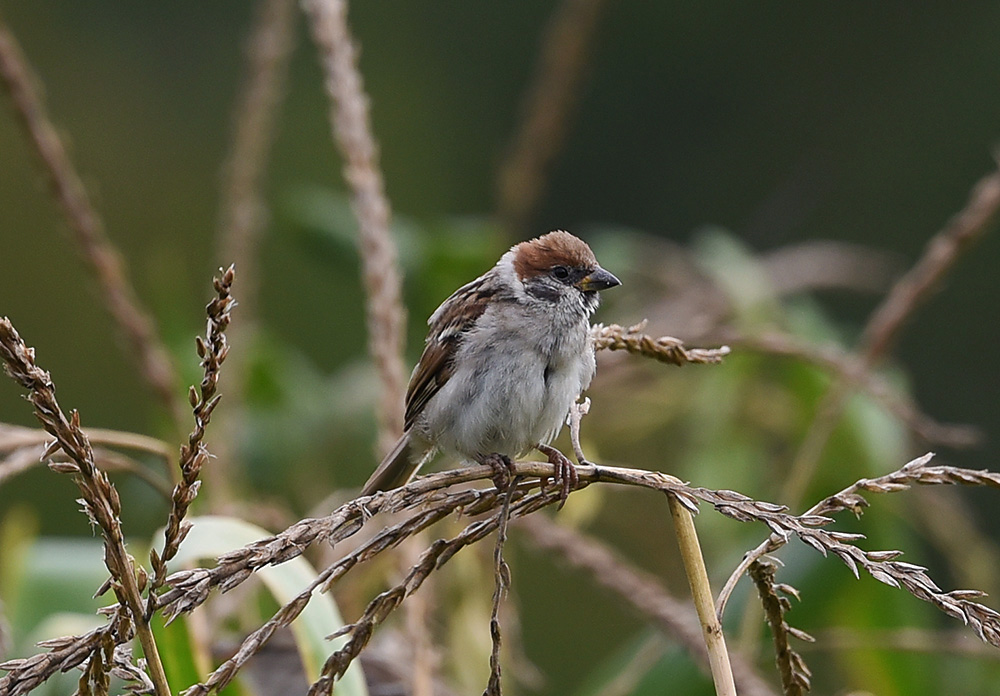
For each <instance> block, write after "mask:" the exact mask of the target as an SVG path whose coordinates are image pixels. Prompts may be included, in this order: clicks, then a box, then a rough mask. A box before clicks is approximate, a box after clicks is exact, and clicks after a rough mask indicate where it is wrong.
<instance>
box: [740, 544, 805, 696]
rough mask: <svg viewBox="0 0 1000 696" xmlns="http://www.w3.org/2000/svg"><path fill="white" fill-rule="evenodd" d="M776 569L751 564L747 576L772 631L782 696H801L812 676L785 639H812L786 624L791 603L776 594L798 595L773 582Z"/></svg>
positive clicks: (764, 564)
mask: <svg viewBox="0 0 1000 696" xmlns="http://www.w3.org/2000/svg"><path fill="white" fill-rule="evenodd" d="M775 569H776V567H775V565H774V563H771V562H769V561H764V560H760V561H754V562H753V565H751V566H750V570H749V574H750V578H751V579H752V580H753V582H754V585H756V586H757V593H758V594H759V595H760V601H761V603H762V604H763V605H764V618H765V619H767V623H768V625H769V626H770V627H771V636H772V638H773V640H774V654H775V658H774V659H775V662H776V663H777V665H778V673H779V674H780V675H781V687H782V689H783V690H784V693H785V696H804V694H805V693H806V692H807V691H809V688H810V686H811V684H810V677H812V672H810V671H809V667H808V666H807V665H806V663H805V660H803V659H802V656H801V655H799V654H798V653H797V652H795V651H794V650H792V648H791V646H790V645H789V643H788V638H789V636H794V637H796V638H799V639H800V640H805V641H808V642H812V641H813V637H812V636H810V635H809V634H807V633H804V632H803V631H799V630H797V629H794V628H792V627H791V626H789V625H788V623H786V622H785V612H786V611H788V610H789V609H790V608H791V603H790V602H789V601H788V598H787V597H783V596H779V595H778V591H779V590H780V591H781V592H783V593H784V594H790V595H792V596H793V597H795V598H796V599H798V593H797V592H796V591H795V589H794V588H792V587H789V586H788V585H780V584H777V583H775V582H774V573H775Z"/></svg>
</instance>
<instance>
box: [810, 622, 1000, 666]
mask: <svg viewBox="0 0 1000 696" xmlns="http://www.w3.org/2000/svg"><path fill="white" fill-rule="evenodd" d="M803 650H810V651H815V652H820V651H833V650H843V651H847V650H862V651H865V652H871V651H875V650H891V651H894V652H913V653H924V654H928V655H935V656H939V655H956V656H958V657H967V658H973V659H976V660H988V661H990V662H996V661H998V660H1000V651H998V650H997V649H996V648H994V647H993V646H992V645H986V644H985V643H983V642H982V641H977V640H974V639H973V638H972V636H970V635H969V634H968V633H966V632H964V631H960V630H949V631H935V630H927V629H922V628H898V629H891V630H882V631H879V630H873V631H868V630H866V631H858V630H853V629H848V628H831V629H827V630H825V631H820V632H817V633H816V642H815V643H813V644H810V645H805V646H803Z"/></svg>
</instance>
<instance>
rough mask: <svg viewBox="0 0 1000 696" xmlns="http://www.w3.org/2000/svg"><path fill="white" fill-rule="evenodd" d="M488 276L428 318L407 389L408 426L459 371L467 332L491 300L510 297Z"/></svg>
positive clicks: (454, 295) (457, 291)
mask: <svg viewBox="0 0 1000 696" xmlns="http://www.w3.org/2000/svg"><path fill="white" fill-rule="evenodd" d="M487 275H488V274H487ZM486 277H487V276H482V277H480V278H477V279H476V280H474V281H472V282H471V283H467V284H466V285H463V286H462V287H460V288H459V289H458V290H456V291H455V292H454V293H453V294H452V295H451V297H449V298H448V299H447V300H445V301H444V302H442V303H441V306H440V307H438V308H437V310H436V311H435V312H434V314H432V315H431V317H430V319H428V321H427V323H428V324H430V327H431V330H430V333H429V334H428V335H427V342H426V345H425V346H424V352H423V354H422V355H421V356H420V361H419V362H418V363H417V366H416V368H414V370H413V375H412V376H411V377H410V384H409V386H408V387H407V389H406V415H405V419H404V422H405V427H406V428H407V429H409V428H410V427H412V426H413V424H414V423H415V422H416V420H417V417H418V416H419V415H420V413H421V412H422V411H423V410H424V407H425V406H426V405H427V402H428V401H430V400H431V398H432V397H433V396H434V395H435V394H437V393H438V391H440V389H441V387H443V386H444V385H445V384H446V383H447V382H448V380H449V379H450V378H451V375H452V374H453V373H454V371H455V370H454V367H453V364H452V363H453V362H454V358H455V353H456V352H457V351H458V347H459V345H460V344H461V341H462V338H463V336H464V335H465V334H466V333H467V332H468V331H469V329H471V328H472V327H473V326H474V325H475V323H476V320H477V319H479V317H481V316H482V314H483V312H485V311H486V307H487V306H488V305H489V304H490V303H491V302H493V301H496V300H501V301H503V300H505V299H507V298H502V297H500V293H501V291H500V289H499V288H497V287H495V284H493V283H489V282H484V279H486Z"/></svg>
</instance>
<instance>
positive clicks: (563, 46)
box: [497, 0, 605, 237]
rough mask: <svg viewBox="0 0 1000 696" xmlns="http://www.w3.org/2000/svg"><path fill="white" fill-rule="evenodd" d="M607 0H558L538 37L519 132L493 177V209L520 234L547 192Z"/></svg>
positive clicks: (509, 227)
mask: <svg viewBox="0 0 1000 696" xmlns="http://www.w3.org/2000/svg"><path fill="white" fill-rule="evenodd" d="M604 3H605V0H562V2H561V3H560V4H559V6H558V7H557V8H556V11H555V13H554V14H553V15H552V19H551V20H550V21H549V25H548V27H547V28H546V30H545V34H544V36H543V37H542V41H541V53H540V55H539V57H538V66H537V67H536V69H535V76H534V79H533V81H532V84H531V86H530V88H529V90H528V92H527V94H526V95H525V98H524V101H523V103H522V105H521V119H520V123H519V126H518V130H517V133H516V134H515V135H514V137H513V138H512V140H511V143H510V146H509V148H508V152H507V154H506V156H505V157H504V160H503V162H502V163H501V165H500V169H499V171H498V175H497V199H498V200H497V212H498V215H499V217H500V219H501V221H502V222H503V224H504V226H505V227H506V229H507V232H508V234H509V235H511V236H515V237H519V236H521V233H522V231H523V228H524V227H526V226H527V224H528V222H529V221H530V219H531V215H532V213H534V210H535V208H536V206H537V205H538V201H539V200H540V199H541V197H542V195H543V194H544V193H545V183H546V181H545V180H546V177H547V175H548V169H549V168H550V166H551V164H552V162H553V160H554V159H555V157H556V155H557V154H558V153H559V150H560V149H561V148H562V144H563V141H564V140H565V137H566V131H567V123H568V122H569V120H570V118H571V117H572V115H573V111H574V109H575V107H576V103H577V100H578V99H579V95H580V83H581V82H582V80H583V75H584V72H585V70H584V68H585V67H586V64H587V58H588V57H589V56H588V53H589V49H590V47H591V43H592V42H593V37H594V34H595V33H596V31H597V27H598V20H599V19H600V15H601V10H602V9H603V7H604Z"/></svg>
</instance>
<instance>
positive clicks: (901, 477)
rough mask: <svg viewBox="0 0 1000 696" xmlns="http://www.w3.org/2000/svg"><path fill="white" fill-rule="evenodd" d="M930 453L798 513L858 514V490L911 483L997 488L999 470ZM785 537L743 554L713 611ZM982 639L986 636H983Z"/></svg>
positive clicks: (892, 489) (721, 606)
mask: <svg viewBox="0 0 1000 696" xmlns="http://www.w3.org/2000/svg"><path fill="white" fill-rule="evenodd" d="M933 457H934V455H933V453H928V454H925V455H923V456H922V457H918V458H916V459H914V460H912V461H909V462H907V463H906V464H904V465H903V466H902V467H900V468H899V469H897V470H896V471H893V472H890V473H888V474H885V475H884V476H879V477H877V478H873V479H867V478H863V479H859V480H858V481H855V482H854V483H852V484H851V485H850V486H848V487H847V488H845V489H843V490H841V491H840V492H838V493H835V494H833V495H831V496H829V497H827V498H824V499H823V500H821V501H820V502H818V503H816V504H815V505H813V506H812V507H811V508H810V509H809V510H807V511H806V512H805V513H804V514H803V515H802V516H801V517H802V518H810V517H814V516H817V515H831V514H835V513H837V512H842V511H844V510H850V511H851V512H853V513H854V514H855V515H857V516H860V515H861V513H862V512H863V511H864V509H865V508H866V507H867V506H868V501H867V500H866V499H865V498H864V497H863V496H862V495H861V492H862V491H865V492H869V493H893V492H896V491H904V490H907V489H909V488H910V487H911V486H912V485H915V484H916V485H923V486H937V485H966V486H987V487H991V488H1000V474H996V473H993V472H990V471H986V470H980V471H973V470H970V469H961V468H958V467H952V466H930V465H929V464H930V461H931V459H932V458H933ZM788 539H789V537H788V535H787V534H784V533H777V532H776V533H774V534H772V535H771V536H770V537H769V538H767V539H765V540H764V541H763V542H761V543H760V545H758V546H757V547H756V548H755V549H753V550H751V551H748V552H747V553H746V554H745V555H744V556H743V560H741V561H740V563H739V565H738V566H737V567H736V569H735V570H734V571H733V572H732V574H731V575H730V576H729V580H727V581H726V584H725V585H724V586H723V588H722V591H721V592H720V593H719V597H718V599H717V600H716V612H717V613H718V614H719V616H722V614H723V613H724V612H725V609H726V603H727V602H728V601H729V597H730V595H731V594H732V591H733V589H735V587H736V583H737V582H738V581H739V579H740V577H742V576H743V574H744V573H745V572H747V570H748V569H749V568H750V566H751V565H752V564H753V563H754V562H755V561H757V560H759V559H760V558H762V557H763V556H764V555H766V554H769V553H773V552H774V551H777V550H778V549H779V548H781V547H782V546H784V545H785V544H786V543H788ZM889 584H892V583H889ZM921 598H922V597H921ZM946 613H947V612H946ZM980 637H982V636H980ZM984 640H987V639H986V638H984ZM989 642H992V641H989Z"/></svg>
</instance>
